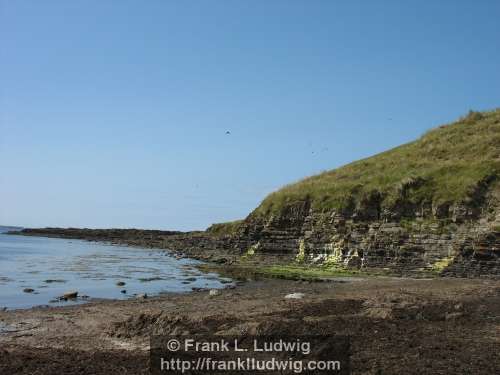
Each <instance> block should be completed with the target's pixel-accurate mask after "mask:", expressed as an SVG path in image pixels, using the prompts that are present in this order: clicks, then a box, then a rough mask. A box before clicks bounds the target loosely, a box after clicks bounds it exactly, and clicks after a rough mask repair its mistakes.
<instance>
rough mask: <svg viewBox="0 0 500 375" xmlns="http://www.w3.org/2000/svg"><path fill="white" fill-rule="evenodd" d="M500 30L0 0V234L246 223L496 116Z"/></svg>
mask: <svg viewBox="0 0 500 375" xmlns="http://www.w3.org/2000/svg"><path fill="white" fill-rule="evenodd" d="M499 19H500V2H498V1H495V0H491V1H474V2H473V1H451V0H450V1H445V0H443V1H439V2H437V1H436V2H431V1H387V0H384V1H368V0H366V1H340V0H339V1H333V0H332V1H320V0H310V1H306V0H302V1H297V0H287V1H278V0H269V1H263V0H262V1H250V0H246V1H244V0H232V1H229V0H228V1H223V0H218V1H208V0H204V1H201V0H198V1H196V0H190V1H180V0H179V1H154V0H148V1H109V0H108V1H90V0H86V1H83V0H80V1H62V0H61V1H53V0H47V1H43V2H42V1H36V0H34V1H27V0H20V1H14V0H10V1H8V0H0V90H1V91H0V162H1V171H0V223H1V224H11V225H22V226H79V227H83V226H85V227H142V228H162V229H181V230H188V229H203V228H205V227H206V226H208V225H209V224H210V223H213V222H220V221H226V220H233V219H237V218H242V217H245V216H246V215H247V214H248V213H249V212H250V211H251V210H252V209H253V208H254V207H256V206H257V205H258V204H259V202H260V201H261V200H262V199H263V198H264V197H265V196H266V195H267V194H268V193H269V192H271V191H273V190H275V189H277V188H279V187H280V186H282V185H284V184H287V183H290V182H293V181H296V180H298V179H300V178H302V177H304V176H308V175H312V174H315V173H317V172H320V171H323V170H326V169H331V168H334V167H337V166H340V165H342V164H345V163H347V162H350V161H353V160H356V159H359V158H363V157H366V156H369V155H372V154H374V153H377V152H380V151H383V150H385V149H388V148H391V147H394V146H397V145H399V144H401V143H404V142H408V141H411V140H413V139H414V138H416V137H418V136H420V135H421V134H422V133H424V132H425V131H426V130H427V129H429V128H431V127H434V126H436V125H439V124H442V123H445V122H449V121H451V120H453V119H455V118H457V117H458V116H460V115H462V114H464V113H465V112H467V111H468V110H469V109H477V110H483V109H491V108H495V107H498V106H500V71H499V67H500V27H499V26H498V20H499ZM228 130H229V131H230V132H231V134H230V135H226V134H225V133H226V131H228Z"/></svg>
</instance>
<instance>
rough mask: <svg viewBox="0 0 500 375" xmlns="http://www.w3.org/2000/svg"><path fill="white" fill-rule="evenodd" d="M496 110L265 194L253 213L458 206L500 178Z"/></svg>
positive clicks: (499, 125) (499, 120)
mask: <svg viewBox="0 0 500 375" xmlns="http://www.w3.org/2000/svg"><path fill="white" fill-rule="evenodd" d="M499 172H500V109H497V110H494V111H489V112H472V111H471V112H469V114H468V115H467V116H465V117H462V118H461V119H459V120H458V121H456V122H454V123H452V124H448V125H443V126H439V127H438V128H435V129H433V130H431V131H429V132H427V133H426V134H425V135H423V136H422V137H421V138H420V139H418V140H416V141H414V142H411V143H408V144H405V145H402V146H399V147H396V148H394V149H391V150H389V151H386V152H383V153H381V154H378V155H375V156H372V157H370V158H367V159H363V160H359V161H356V162H353V163H351V164H348V165H346V166H343V167H340V168H338V169H335V170H331V171H328V172H324V173H321V174H319V175H316V176H313V177H309V178H306V179H304V180H301V181H299V182H297V183H294V184H291V185H288V186H285V187H283V188H282V189H280V190H278V191H276V192H274V193H272V194H270V195H269V196H268V197H267V198H266V199H265V200H264V201H263V202H262V203H261V205H260V206H259V207H258V208H257V209H256V210H255V211H254V212H253V213H252V216H261V215H269V214H271V213H273V212H277V211H280V210H282V209H283V208H284V207H285V206H287V205H291V204H294V203H295V202H298V201H304V200H308V201H309V202H310V203H311V206H312V207H313V209H314V210H317V211H329V210H333V209H337V210H342V209H345V208H346V207H349V206H350V207H353V206H356V205H359V204H360V202H363V201H364V200H365V201H366V200H370V199H372V198H373V197H374V196H375V197H377V201H378V204H379V205H380V208H381V209H383V208H391V207H395V206H397V205H398V204H400V202H401V200H402V199H404V200H405V201H406V202H413V203H415V204H421V203H427V204H432V205H436V204H442V203H450V204H454V203H461V202H466V201H467V200H468V199H469V200H470V199H471V196H473V195H474V194H475V192H477V190H478V189H480V187H481V186H484V185H485V184H486V185H487V186H491V185H492V184H497V182H498V176H500V173H499Z"/></svg>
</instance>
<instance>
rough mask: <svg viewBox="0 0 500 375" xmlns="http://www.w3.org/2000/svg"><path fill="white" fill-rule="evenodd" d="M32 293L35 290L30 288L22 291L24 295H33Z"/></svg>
mask: <svg viewBox="0 0 500 375" xmlns="http://www.w3.org/2000/svg"><path fill="white" fill-rule="evenodd" d="M34 291H35V289H31V288H24V289H23V292H24V293H33V292H34Z"/></svg>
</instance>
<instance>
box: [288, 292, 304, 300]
mask: <svg viewBox="0 0 500 375" xmlns="http://www.w3.org/2000/svg"><path fill="white" fill-rule="evenodd" d="M304 296H305V294H304V293H290V294H287V295H286V296H285V299H302V298H304Z"/></svg>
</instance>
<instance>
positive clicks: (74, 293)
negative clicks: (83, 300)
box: [61, 290, 78, 300]
mask: <svg viewBox="0 0 500 375" xmlns="http://www.w3.org/2000/svg"><path fill="white" fill-rule="evenodd" d="M76 297H78V292H77V291H76V290H71V291H69V292H66V293H64V294H63V295H62V296H61V299H64V300H67V299H75V298H76Z"/></svg>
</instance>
